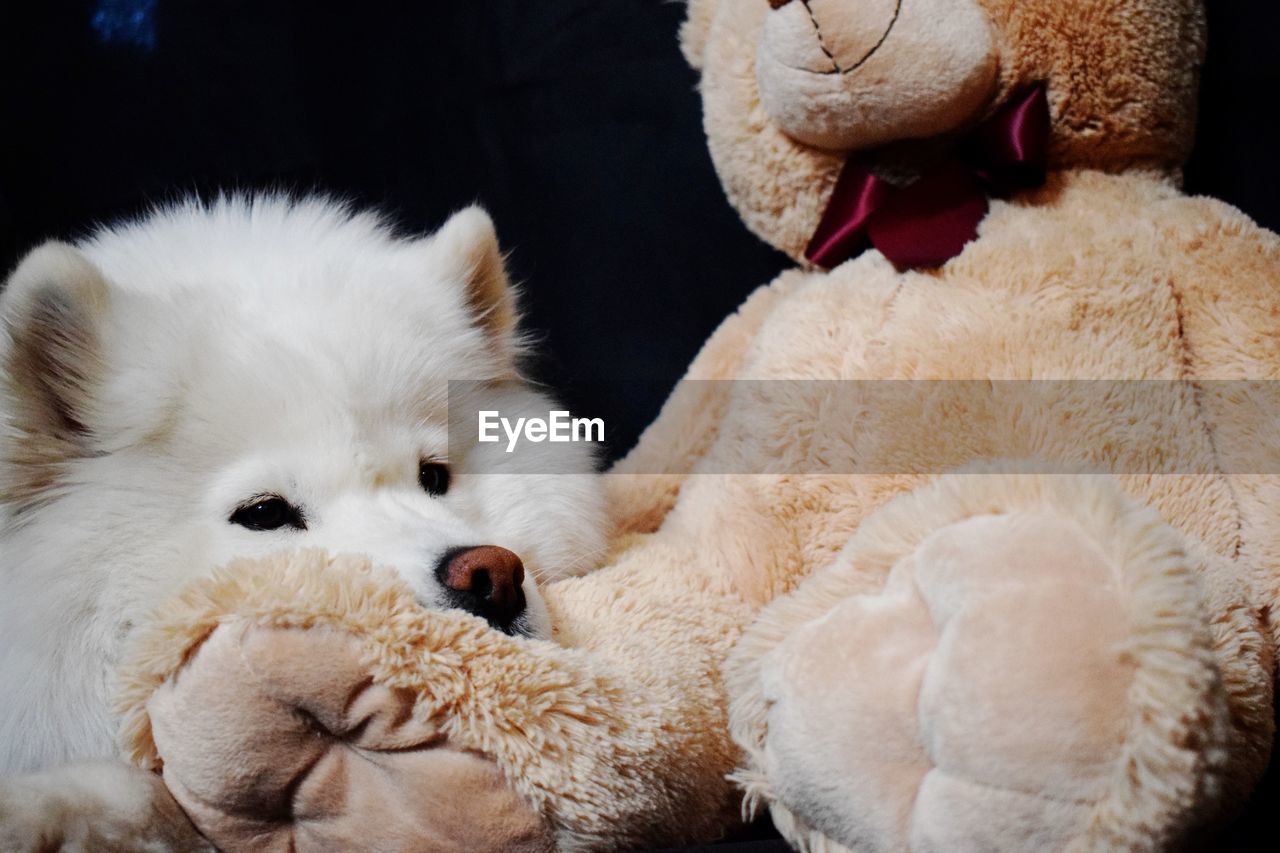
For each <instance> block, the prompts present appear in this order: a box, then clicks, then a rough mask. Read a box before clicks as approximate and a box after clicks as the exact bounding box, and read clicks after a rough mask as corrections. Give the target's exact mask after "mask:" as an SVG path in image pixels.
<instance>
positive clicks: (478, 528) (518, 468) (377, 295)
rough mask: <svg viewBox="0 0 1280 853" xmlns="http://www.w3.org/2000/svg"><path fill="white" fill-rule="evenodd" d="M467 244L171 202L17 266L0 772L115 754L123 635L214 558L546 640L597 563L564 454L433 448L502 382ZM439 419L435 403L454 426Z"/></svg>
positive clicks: (526, 394)
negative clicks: (391, 584) (388, 574)
mask: <svg viewBox="0 0 1280 853" xmlns="http://www.w3.org/2000/svg"><path fill="white" fill-rule="evenodd" d="M516 321H517V315H516V305H515V301H514V296H513V292H512V289H511V286H510V285H509V283H508V280H507V276H506V273H505V270H504V265H503V258H502V255H501V254H500V252H499V250H498V245H497V241H496V239H495V236H494V229H493V224H492V222H491V221H490V219H489V217H488V216H487V215H486V214H485V213H483V212H482V211H481V210H479V209H477V208H470V209H467V210H463V211H462V212H460V213H458V214H456V215H455V216H454V217H453V218H452V219H450V220H449V221H448V222H447V223H446V224H445V225H444V226H443V227H442V228H441V229H440V230H439V231H438V232H437V233H436V234H434V235H432V236H430V237H425V238H419V239H406V238H400V237H397V236H395V235H394V234H393V233H392V231H391V230H390V229H389V228H388V227H386V225H385V224H384V223H383V222H381V221H380V220H379V219H378V218H377V217H375V216H372V215H367V214H359V215H353V214H352V213H351V212H350V211H348V210H347V209H345V208H343V207H341V206H338V205H335V204H333V203H330V202H326V201H323V200H301V201H295V200H289V199H285V198H279V197H267V198H236V199H224V200H221V201H218V202H215V203H212V204H210V205H202V204H198V203H188V204H184V205H180V206H176V207H172V208H169V209H165V210H161V211H158V212H156V213H154V214H152V215H149V216H147V217H145V218H143V219H141V220H139V221H135V222H132V223H129V224H125V225H122V226H119V227H111V228H105V229H102V230H99V231H98V232H97V233H95V234H93V235H92V236H90V237H89V238H88V239H86V240H83V241H82V242H79V243H78V244H76V245H74V246H72V245H67V244H62V243H49V244H46V245H44V246H41V247H40V248H37V249H35V250H34V251H33V252H31V254H30V255H28V256H27V258H26V259H25V260H24V261H22V263H21V264H20V265H19V267H18V268H17V270H16V271H15V272H14V273H13V274H12V276H11V277H10V279H9V281H8V284H7V286H6V287H5V289H4V292H3V295H0V323H2V324H3V333H2V338H3V340H2V341H0V414H2V415H3V430H4V431H3V435H2V436H0V773H4V774H12V773H16V772H20V771H29V770H38V769H42V768H47V767H50V766H52V765H54V764H59V763H61V762H65V761H69V760H78V759H86V758H97V757H105V756H112V755H114V754H115V731H114V726H113V721H112V717H111V714H110V707H111V703H112V701H113V690H114V685H113V673H114V671H115V669H116V666H117V664H118V663H119V661H120V660H121V656H122V654H124V653H125V652H126V650H127V648H128V642H129V639H130V632H131V630H132V629H133V626H135V625H137V624H139V623H140V622H141V621H142V620H145V619H147V617H148V615H149V614H151V613H152V612H154V610H155V609H156V608H157V607H158V606H161V605H162V603H163V602H164V601H165V600H166V598H167V597H169V596H170V595H172V594H173V593H175V592H176V591H177V590H178V589H179V588H180V587H182V586H183V585H184V584H186V583H187V582H189V581H190V580H192V579H193V578H196V577H198V576H200V575H202V574H205V573H207V572H209V571H211V570H213V569H214V568H215V567H218V566H220V565H222V564H224V563H226V562H228V561H229V560H231V559H232V558H236V557H246V556H249V557H252V556H256V555H264V554H266V553H268V552H273V551H277V550H280V549H292V548H300V547H321V548H325V549H327V550H329V551H331V552H335V553H339V552H348V553H359V554H365V555H368V556H369V557H371V558H372V560H373V561H374V562H376V563H380V564H384V565H388V566H391V567H394V568H395V569H396V570H397V571H398V572H399V573H400V574H401V575H402V576H403V578H404V579H405V580H406V581H407V582H408V583H409V584H410V585H411V586H412V588H413V589H414V591H415V592H416V594H417V596H418V598H419V600H420V601H421V603H422V604H423V605H424V606H428V607H440V608H446V607H461V608H465V609H467V610H470V611H471V612H473V613H475V614H477V615H480V616H482V617H484V618H486V619H488V620H489V621H490V622H491V623H492V624H493V625H494V626H495V628H497V629H499V630H504V631H507V632H508V633H513V634H523V635H527V636H546V635H547V633H548V631H549V625H548V619H547V611H546V607H545V606H544V605H543V604H542V601H541V599H540V598H539V595H538V591H537V584H538V581H539V580H545V579H549V578H555V577H557V576H562V575H564V574H566V573H576V572H581V571H584V570H585V569H587V568H589V567H590V566H591V563H592V560H593V559H595V558H597V557H598V556H599V554H600V552H601V550H602V539H601V537H602V530H603V523H602V522H603V513H604V510H603V500H602V497H601V494H600V492H599V484H598V481H597V479H596V477H595V475H594V474H593V473H592V467H593V459H592V453H591V450H590V448H589V446H587V445H557V446H556V447H554V448H551V447H550V446H548V445H545V444H543V445H533V446H530V447H529V448H527V449H526V450H524V451H523V452H520V453H508V452H506V447H505V446H503V445H502V444H501V443H498V444H489V445H480V444H474V445H470V446H462V447H459V446H457V445H458V444H459V442H456V441H455V442H454V446H451V445H450V442H449V440H448V434H449V431H450V426H451V425H452V426H455V427H456V426H457V424H456V423H451V420H450V418H451V411H450V410H451V409H454V410H455V411H454V412H453V417H454V420H455V421H456V419H457V418H458V417H460V416H461V413H460V412H459V411H457V409H458V408H459V407H458V406H456V405H455V406H451V405H450V388H451V387H454V386H456V385H457V384H458V383H452V385H451V383H450V380H467V382H466V383H465V388H466V389H467V391H466V395H464V396H467V397H468V401H467V403H466V405H465V406H462V407H461V408H462V409H464V410H465V412H467V413H469V414H468V416H469V417H474V416H475V411H476V409H477V408H484V409H490V410H495V411H499V412H501V413H502V414H503V415H504V416H505V415H506V414H507V412H508V411H509V412H511V413H512V417H513V419H514V417H516V416H523V415H528V414H536V413H538V412H541V413H542V414H541V416H542V417H546V415H547V413H548V411H549V410H551V409H553V408H555V407H554V406H553V404H552V402H551V401H550V400H549V399H547V398H546V397H545V396H544V395H543V394H541V393H540V392H539V391H537V390H536V389H534V388H533V387H531V386H530V384H529V383H527V382H526V381H524V380H523V379H522V378H521V374H520V372H519V362H520V358H521V355H522V342H521V338H520V335H519V332H518V329H517V325H516ZM455 402H456V401H455Z"/></svg>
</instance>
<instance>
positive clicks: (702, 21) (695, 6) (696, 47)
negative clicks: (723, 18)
mask: <svg viewBox="0 0 1280 853" xmlns="http://www.w3.org/2000/svg"><path fill="white" fill-rule="evenodd" d="M716 2H717V0H688V4H687V11H686V12H685V18H684V23H683V24H681V25H680V50H681V51H682V52H683V53H684V58H685V60H686V61H687V62H688V63H689V65H691V66H693V68H694V69H695V70H697V71H701V70H702V56H703V54H704V53H705V52H706V48H707V34H708V33H710V32H711V18H712V16H713V15H714V14H715V11H716ZM740 2H741V0H740Z"/></svg>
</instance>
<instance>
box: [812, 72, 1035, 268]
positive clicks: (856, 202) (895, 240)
mask: <svg viewBox="0 0 1280 853" xmlns="http://www.w3.org/2000/svg"><path fill="white" fill-rule="evenodd" d="M1048 147H1049V100H1048V98H1047V97H1046V95H1045V87H1044V84H1043V83H1037V84H1036V85H1034V86H1032V87H1031V88H1030V89H1028V90H1027V91H1026V92H1024V93H1022V94H1021V95H1020V96H1019V97H1018V98H1016V99H1014V100H1013V101H1011V102H1010V103H1008V104H1006V105H1005V106H1004V107H1002V108H1001V109H1000V111H999V112H997V113H996V114H995V115H993V116H992V117H991V118H989V119H987V120H986V121H985V122H983V123H982V124H981V125H979V126H978V127H977V128H976V129H975V130H974V131H973V132H972V133H970V134H969V136H967V137H966V138H965V139H964V140H963V141H962V142H961V143H960V145H959V146H957V150H956V152H955V153H954V154H952V155H950V156H949V157H947V158H946V159H945V160H944V161H943V162H942V163H941V164H940V165H938V166H936V167H935V168H933V169H931V170H929V171H928V172H926V173H925V174H924V175H922V176H921V177H920V178H919V179H918V180H916V181H915V182H913V183H911V184H909V185H907V186H905V187H895V186H894V185H892V184H890V183H888V182H887V181H885V180H883V179H881V178H878V177H876V176H875V175H873V174H871V172H870V171H868V170H867V168H866V167H865V166H862V165H861V164H860V163H858V162H857V158H856V156H855V155H850V156H849V159H848V160H846V161H845V164H844V168H843V169H842V170H841V171H840V177H839V178H837V179H836V186H835V190H834V191H833V192H832V194H831V198H830V200H829V201H828V202H827V208H826V210H825V211H823V213H822V219H821V220H820V221H819V222H818V227H817V228H816V229H815V230H814V232H813V238H812V239H811V240H810V241H809V245H808V247H807V248H806V249H805V252H804V256H805V257H806V258H808V259H809V260H810V261H812V262H813V263H814V264H816V265H818V266H820V267H826V268H827V269H830V268H832V267H834V266H837V265H838V264H841V263H843V262H844V261H847V260H848V259H849V258H852V257H856V256H857V255H860V254H861V253H862V252H864V251H865V250H867V249H868V248H871V247H872V246H874V247H875V248H877V249H879V250H880V251H881V252H882V253H883V254H884V256H885V257H886V258H888V259H889V260H890V261H891V262H892V263H893V265H894V266H895V267H897V268H898V269H900V270H906V269H927V268H932V267H938V266H941V265H942V264H944V263H946V262H947V261H949V260H950V259H951V258H954V257H955V256H956V255H958V254H960V252H961V250H962V249H964V246H965V244H966V243H968V242H969V241H970V240H972V239H974V238H975V237H977V236H978V223H980V222H982V219H983V217H985V216H986V215H987V209H988V201H987V199H988V197H995V198H1003V197H1006V196H1008V195H1010V194H1012V193H1013V192H1016V191H1017V190H1019V189H1025V188H1028V187H1036V186H1039V185H1040V184H1042V183H1044V176H1045V158H1046V156H1047V153H1048Z"/></svg>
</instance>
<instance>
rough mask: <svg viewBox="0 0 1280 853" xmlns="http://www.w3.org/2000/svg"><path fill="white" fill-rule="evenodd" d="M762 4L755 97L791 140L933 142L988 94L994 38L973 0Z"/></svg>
mask: <svg viewBox="0 0 1280 853" xmlns="http://www.w3.org/2000/svg"><path fill="white" fill-rule="evenodd" d="M768 2H769V5H770V7H771V9H770V11H769V13H768V14H767V15H766V17H765V22H764V29H763V32H762V33H761V38H760V48H759V54H758V57H757V62H756V76H757V81H758V83H759V87H760V100H761V103H762V104H763V105H764V108H765V110H766V111H767V112H768V113H769V116H770V118H772V119H773V120H774V121H775V122H776V123H777V124H778V126H779V127H780V128H781V129H782V130H783V131H784V132H785V133H787V134H788V135H790V136H792V137H794V138H795V139H797V140H799V141H800V142H804V143H806V144H809V145H814V146H817V147H820V148H829V149H835V150H849V149H861V148H868V147H871V146H875V145H881V144H884V143H886V142H892V141H896V140H900V139H923V138H928V137H931V136H937V135H939V134H941V133H945V132H946V131H948V130H952V129H954V128H956V127H958V126H960V125H962V124H964V123H965V122H967V121H968V120H970V119H971V118H973V117H974V116H975V115H976V114H977V113H978V112H979V111H980V110H982V109H983V108H984V107H985V106H986V105H987V103H988V102H989V101H990V99H991V96H992V94H993V92H994V91H995V87H996V84H997V78H998V71H999V61H998V56H997V50H996V46H995V40H994V38H993V36H992V33H991V28H990V25H989V22H988V19H987V15H986V13H985V12H984V11H983V10H982V8H981V7H979V6H978V4H977V3H976V2H975V0H856V2H855V0H768Z"/></svg>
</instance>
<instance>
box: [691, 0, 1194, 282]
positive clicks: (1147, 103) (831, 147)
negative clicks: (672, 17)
mask: <svg viewBox="0 0 1280 853" xmlns="http://www.w3.org/2000/svg"><path fill="white" fill-rule="evenodd" d="M681 40H682V47H683V49H684V52H685V55H686V57H687V58H688V59H689V61H690V63H692V65H693V66H694V67H695V68H697V69H700V71H701V73H702V82H701V90H702V95H703V102H704V113H705V127H706V131H707V136H708V140H709V143H710V147H711V153H712V157H713V159H714V160H715V163H716V169H717V171H718V172H719V174H720V178H721V181H722V182H723V183H724V186H725V189H726V192H727V193H728V195H729V198H730V200H731V201H732V203H733V204H734V205H735V207H737V209H738V211H739V212H740V213H741V214H742V216H743V219H744V220H745V221H746V223H747V225H748V226H749V227H750V228H751V229H752V230H753V231H755V232H756V233H757V234H758V235H759V236H760V237H762V238H763V239H765V240H766V241H767V242H769V243H771V244H773V245H774V246H776V247H778V248H780V249H782V250H783V251H785V252H787V253H788V254H790V255H791V256H792V257H795V258H797V259H798V258H800V257H801V256H802V254H803V252H804V248H805V246H806V244H807V243H808V241H809V239H810V237H811V236H812V235H813V232H814V228H815V226H816V225H817V223H818V221H819V218H820V216H821V214H822V211H823V208H824V206H825V203H826V200H827V198H828V197H829V196H830V194H831V191H832V187H833V185H834V183H835V180H836V177H837V175H838V173H839V171H840V169H841V167H842V165H843V164H844V161H845V158H846V156H847V155H848V154H849V153H850V152H863V156H865V157H866V158H867V159H868V160H870V161H872V162H873V163H874V162H875V161H876V160H877V159H879V160H881V161H884V162H888V163H898V164H901V163H902V162H904V161H906V162H908V163H909V161H910V160H911V157H912V156H913V152H916V151H921V152H923V151H927V150H929V149H930V146H931V145H932V144H933V143H921V142H919V140H936V141H937V144H938V145H941V144H945V141H946V140H954V139H956V138H957V137H959V136H961V135H962V134H964V132H965V131H967V130H969V129H971V128H973V127H974V126H976V125H978V124H979V123H980V122H982V121H983V119H985V118H987V117H989V116H991V115H992V114H993V113H995V112H996V111H997V110H999V109H1000V107H1002V106H1004V105H1005V104H1007V103H1009V102H1010V100H1011V99H1013V98H1016V97H1018V96H1019V94H1020V93H1022V92H1025V91H1026V90H1027V89H1028V87H1031V86H1034V85H1035V84H1037V83H1043V84H1044V86H1045V90H1046V93H1047V97H1048V103H1049V116H1050V137H1049V147H1048V166H1049V167H1050V168H1070V167H1077V166H1084V167H1094V168H1099V169H1105V170H1120V169H1128V168H1157V169H1165V170H1170V171H1172V170H1175V169H1176V168H1177V167H1178V166H1180V165H1181V163H1182V161H1183V160H1184V159H1185V157H1186V155H1187V153H1188V151H1189V149H1190V146H1191V141H1192V133H1193V129H1194V125H1195V102H1196V88H1197V77H1198V69H1199V66H1200V62H1201V60H1202V58H1203V53H1204V15H1203V10H1202V8H1201V6H1200V3H1199V0H690V3H689V14H688V19H687V20H686V22H685V25H684V28H683V30H682V32H681Z"/></svg>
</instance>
